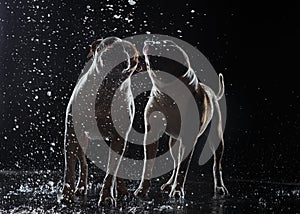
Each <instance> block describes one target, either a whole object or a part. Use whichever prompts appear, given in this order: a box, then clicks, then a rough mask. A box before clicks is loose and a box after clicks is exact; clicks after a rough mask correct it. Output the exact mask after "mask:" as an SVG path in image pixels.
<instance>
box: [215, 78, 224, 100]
mask: <svg viewBox="0 0 300 214" xmlns="http://www.w3.org/2000/svg"><path fill="white" fill-rule="evenodd" d="M224 91H225V88H224V77H223V74H221V73H220V74H219V92H218V94H217V95H216V98H217V100H220V99H221V98H222V97H223V95H224Z"/></svg>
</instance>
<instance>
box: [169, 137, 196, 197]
mask: <svg viewBox="0 0 300 214" xmlns="http://www.w3.org/2000/svg"><path fill="white" fill-rule="evenodd" d="M193 151H194V149H193V150H192V151H191V152H190V153H189V154H188V155H187V157H186V158H184V154H185V152H186V151H185V147H184V145H183V143H182V142H181V144H180V147H179V153H178V161H179V164H178V166H177V171H176V175H175V179H174V181H173V185H172V187H171V191H170V193H169V197H176V198H184V184H185V180H186V176H187V172H188V168H189V165H190V162H191V159H192V155H193Z"/></svg>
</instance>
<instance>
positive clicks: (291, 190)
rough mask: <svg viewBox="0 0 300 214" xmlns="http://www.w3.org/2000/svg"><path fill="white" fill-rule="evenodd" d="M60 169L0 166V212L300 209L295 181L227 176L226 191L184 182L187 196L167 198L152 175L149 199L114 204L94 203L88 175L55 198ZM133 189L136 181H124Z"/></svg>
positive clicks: (94, 188) (299, 192)
mask: <svg viewBox="0 0 300 214" xmlns="http://www.w3.org/2000/svg"><path fill="white" fill-rule="evenodd" d="M61 178H62V175H61V173H58V172H53V171H36V172H24V171H22V172H14V171H2V172H1V171H0V213H69V212H75V213H149V214H150V213H248V212H259V213H264V212H292V213H297V212H300V184H297V183H284V184H282V183H274V182H273V183H272V182H257V181H252V180H232V179H231V180H226V184H227V188H228V190H229V191H230V195H229V196H227V197H225V198H214V197H213V184H212V183H210V182H191V181H188V182H187V184H186V188H185V190H186V199H185V200H175V199H170V198H169V197H168V195H167V194H164V193H161V192H160V191H158V190H159V187H160V185H161V184H162V183H163V182H164V180H163V179H156V180H154V181H153V185H152V188H151V192H150V194H149V200H146V201H142V200H140V199H137V198H134V197H133V196H129V198H126V199H122V200H120V201H119V202H118V207H117V208H114V209H107V208H104V207H98V206H97V201H98V194H99V191H100V188H101V186H100V184H97V183H98V182H96V181H95V179H94V180H93V179H90V183H89V188H88V195H87V197H86V198H78V200H77V201H76V202H75V203H73V204H71V205H63V204H60V203H58V202H57V195H58V193H59V189H60V187H61V182H60V181H61ZM92 178H93V176H92ZM128 184H129V185H128V187H129V191H130V192H133V191H134V189H135V187H136V186H137V185H138V183H137V182H128Z"/></svg>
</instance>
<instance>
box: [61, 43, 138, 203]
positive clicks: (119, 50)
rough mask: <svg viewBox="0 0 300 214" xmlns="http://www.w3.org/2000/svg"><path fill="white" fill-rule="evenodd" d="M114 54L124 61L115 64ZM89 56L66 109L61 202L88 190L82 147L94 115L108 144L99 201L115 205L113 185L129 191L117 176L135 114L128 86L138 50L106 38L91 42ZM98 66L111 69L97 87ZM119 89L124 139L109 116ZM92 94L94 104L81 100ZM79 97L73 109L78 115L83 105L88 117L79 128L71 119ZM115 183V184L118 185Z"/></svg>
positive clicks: (135, 64)
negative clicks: (125, 119)
mask: <svg viewBox="0 0 300 214" xmlns="http://www.w3.org/2000/svg"><path fill="white" fill-rule="evenodd" d="M117 55H119V56H120V57H123V58H124V60H125V61H121V62H122V63H120V62H116V63H117V66H116V65H114V64H113V63H115V62H114V60H116V61H117V60H119V59H116V56H117ZM91 56H94V58H93V64H92V65H91V67H90V69H89V70H88V71H87V72H86V73H85V74H83V75H82V77H81V78H80V80H79V81H78V83H77V84H76V86H75V89H74V91H73V93H72V96H71V98H70V101H69V104H68V107H67V110H66V123H65V124H66V125H65V139H64V152H65V153H64V154H65V172H64V186H63V191H62V194H63V201H66V202H72V201H73V200H74V196H75V195H86V193H87V175H88V165H87V160H86V156H85V150H86V147H87V144H88V140H89V135H90V130H89V127H90V121H93V120H90V118H88V117H94V120H95V121H96V127H97V128H98V130H99V132H100V133H101V135H102V137H103V139H105V141H106V143H107V144H110V148H111V149H110V153H109V160H108V165H107V172H106V176H105V178H104V183H103V186H102V189H101V192H100V199H99V203H100V204H101V203H105V204H111V205H114V204H115V194H114V190H115V188H116V190H117V194H118V196H122V195H125V194H128V192H127V188H126V187H125V186H124V182H123V180H122V179H120V178H116V175H117V172H118V168H119V165H120V161H121V158H122V156H123V154H124V150H125V147H126V141H127V139H126V138H127V135H128V131H129V130H130V129H131V126H132V121H133V116H134V102H133V98H132V92H131V88H130V84H131V83H130V77H131V75H132V73H133V72H134V71H135V70H136V67H137V64H138V51H137V50H136V48H135V47H134V46H133V45H132V44H131V43H129V42H127V41H124V40H121V39H119V38H117V37H109V38H106V39H103V40H100V39H99V40H96V41H95V42H94V43H93V44H92V45H91V50H90V53H89V55H88V57H91ZM110 66H111V67H110ZM101 69H111V71H110V72H109V74H108V75H107V76H106V77H105V79H104V80H103V82H102V83H101V85H100V87H99V85H98V86H97V85H95V86H93V84H95V82H97V81H96V80H97V78H99V75H100V76H101ZM102 76H103V75H102ZM120 86H121V87H120ZM95 87H96V88H95ZM119 88H120V92H119V96H121V97H120V100H123V104H122V106H123V108H122V109H120V110H119V111H120V112H117V113H116V114H120V115H122V116H123V117H129V118H130V119H129V122H128V123H126V124H123V125H124V127H121V129H122V130H121V131H122V132H124V133H122V134H123V136H125V137H124V138H123V137H122V136H120V134H119V133H118V131H117V130H116V129H115V128H114V127H113V124H114V121H112V116H111V114H112V112H111V103H112V100H113V98H114V94H115V92H116V90H117V89H119ZM95 89H96V91H95ZM91 90H94V91H91ZM91 94H96V100H95V103H84V101H85V97H89V96H91ZM80 99H81V100H83V103H81V105H80V104H79V105H78V104H77V107H76V108H79V110H78V109H77V110H76V109H75V110H76V111H77V112H78V111H79V114H81V112H80V111H81V109H80V108H83V109H82V116H84V117H87V120H86V121H85V120H83V121H81V123H82V124H83V125H82V128H81V129H80V130H79V131H78V130H76V127H75V126H76V125H78V124H77V123H79V122H78V121H76V119H74V118H75V116H77V115H74V114H75V113H74V111H75V110H74V108H75V107H74V106H75V104H76V102H79V101H78V100H80ZM78 106H79V107H78ZM86 109H95V111H90V112H91V114H90V115H86V113H85V112H87V111H86ZM84 111H85V112H84ZM78 132H79V133H78ZM122 134H121V135H122ZM79 142H80V143H79ZM111 151H114V152H111ZM77 161H79V166H80V178H79V180H78V183H77V186H76V187H75V166H76V163H77ZM115 183H117V185H116V184H115Z"/></svg>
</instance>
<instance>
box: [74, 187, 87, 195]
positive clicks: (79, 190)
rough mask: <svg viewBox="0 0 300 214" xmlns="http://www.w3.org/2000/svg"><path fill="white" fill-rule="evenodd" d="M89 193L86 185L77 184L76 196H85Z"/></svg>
mask: <svg viewBox="0 0 300 214" xmlns="http://www.w3.org/2000/svg"><path fill="white" fill-rule="evenodd" d="M86 194H87V188H86V186H85V185H82V186H77V187H76V190H75V195H76V196H85V195H86Z"/></svg>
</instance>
